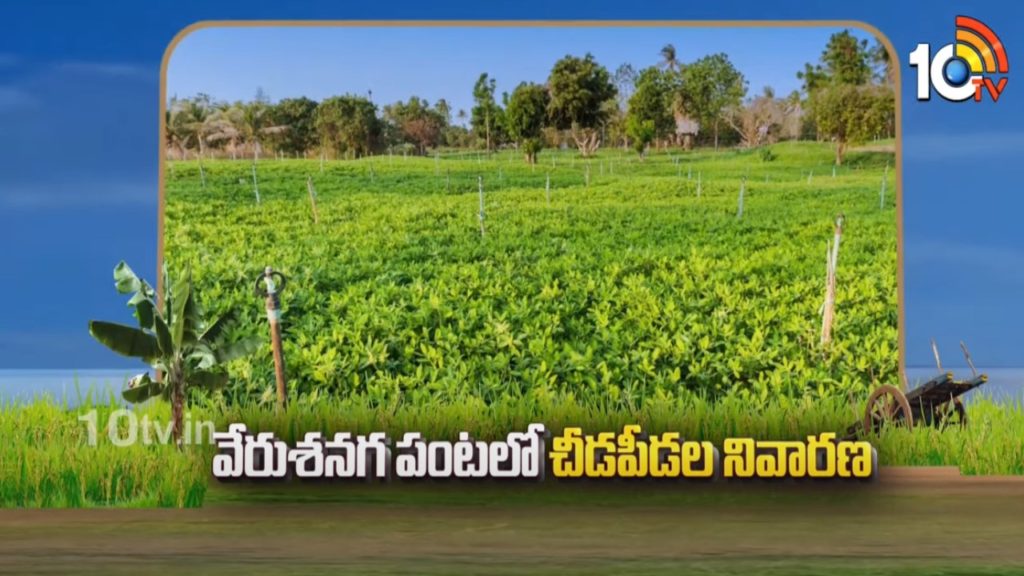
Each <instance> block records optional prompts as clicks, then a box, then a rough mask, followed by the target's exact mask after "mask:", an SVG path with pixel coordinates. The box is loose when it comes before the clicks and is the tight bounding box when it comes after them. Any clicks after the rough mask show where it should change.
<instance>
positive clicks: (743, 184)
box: [736, 176, 747, 220]
mask: <svg viewBox="0 0 1024 576" xmlns="http://www.w3.org/2000/svg"><path fill="white" fill-rule="evenodd" d="M746 191H747V177H746V176H744V177H743V180H741V181H740V198H739V207H738V208H737V210H736V219H737V220H740V219H742V218H743V196H744V195H745V194H746Z"/></svg>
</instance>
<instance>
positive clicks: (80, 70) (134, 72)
mask: <svg viewBox="0 0 1024 576" xmlns="http://www.w3.org/2000/svg"><path fill="white" fill-rule="evenodd" d="M55 68H56V69H57V70H58V71H61V72H71V73H76V74H86V75H95V76H108V77H115V78H136V79H140V80H152V81H154V82H155V81H157V80H158V79H159V78H158V76H159V74H158V70H157V69H156V68H147V67H145V66H139V65H137V64H129V63H125V62H89V61H82V60H69V61H65V62H59V63H57V64H56V65H55Z"/></svg>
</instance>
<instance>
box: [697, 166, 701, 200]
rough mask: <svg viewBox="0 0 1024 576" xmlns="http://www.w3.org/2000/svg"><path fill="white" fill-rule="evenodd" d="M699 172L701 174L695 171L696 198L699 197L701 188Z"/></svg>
mask: <svg viewBox="0 0 1024 576" xmlns="http://www.w3.org/2000/svg"><path fill="white" fill-rule="evenodd" d="M701 174H702V173H701V172H697V198H700V190H701V181H700V178H701Z"/></svg>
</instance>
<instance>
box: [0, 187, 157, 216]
mask: <svg viewBox="0 0 1024 576" xmlns="http://www.w3.org/2000/svg"><path fill="white" fill-rule="evenodd" d="M156 201H157V188H156V183H155V182H152V183H144V182H143V183H139V182H90V183H88V184H48V183H45V182H41V183H31V184H21V185H13V186H12V185H10V184H2V183H0V207H4V208H9V209H22V210H32V209H50V208H78V207H97V206H118V207H123V206H147V205H151V206H154V207H155V206H156Z"/></svg>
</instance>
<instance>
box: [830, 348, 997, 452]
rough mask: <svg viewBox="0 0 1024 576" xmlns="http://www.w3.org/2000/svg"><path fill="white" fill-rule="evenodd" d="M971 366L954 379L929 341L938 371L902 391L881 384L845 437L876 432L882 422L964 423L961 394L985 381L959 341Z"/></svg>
mask: <svg viewBox="0 0 1024 576" xmlns="http://www.w3.org/2000/svg"><path fill="white" fill-rule="evenodd" d="M960 346H961V348H962V349H963V351H964V356H965V357H966V358H967V363H968V365H969V366H970V367H971V371H972V372H973V376H972V377H971V378H968V379H966V380H956V379H955V378H954V377H953V373H952V372H942V362H941V361H940V360H939V356H938V350H937V349H936V348H935V342H934V341H932V350H933V351H934V352H935V362H936V365H937V366H938V369H939V372H940V374H939V375H938V376H935V377H934V378H932V379H931V380H928V381H927V382H925V383H924V384H922V385H920V386H918V387H917V388H914V389H913V390H911V391H909V392H906V393H904V392H903V390H901V389H899V388H897V387H896V386H891V385H885V386H881V387H879V388H878V389H876V390H875V391H874V392H872V393H871V395H870V396H869V397H868V402H867V407H866V408H865V410H864V418H863V419H862V420H861V421H860V422H857V423H855V424H852V425H850V426H849V427H847V429H846V438H848V439H852V438H856V437H858V436H859V435H861V433H862V432H864V431H870V432H873V433H877V432H878V431H879V430H880V429H881V428H882V426H884V425H890V426H894V425H895V426H904V427H906V428H912V427H914V426H920V425H925V426H942V425H948V424H950V423H956V424H959V425H961V426H964V425H966V424H967V409H966V408H965V407H964V404H963V401H962V400H961V399H960V397H961V396H963V395H964V394H966V393H968V392H970V391H971V390H974V389H975V388H977V387H979V386H981V385H982V384H984V383H985V382H987V381H988V377H987V376H986V375H984V374H978V371H977V370H976V369H975V368H974V363H973V362H972V361H971V357H970V353H968V352H967V347H966V346H965V345H964V344H963V342H961V343H960Z"/></svg>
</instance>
